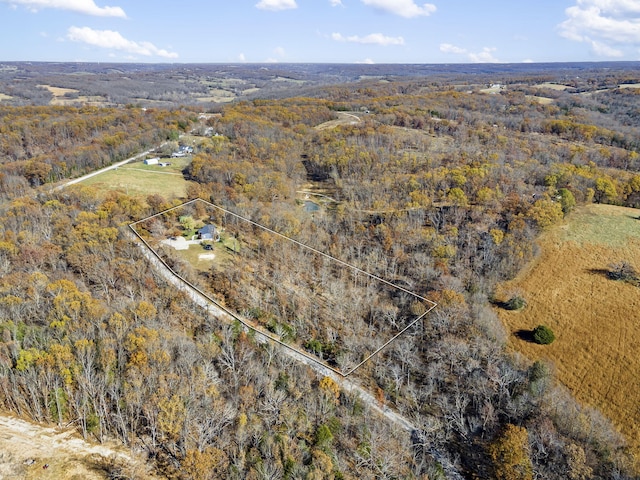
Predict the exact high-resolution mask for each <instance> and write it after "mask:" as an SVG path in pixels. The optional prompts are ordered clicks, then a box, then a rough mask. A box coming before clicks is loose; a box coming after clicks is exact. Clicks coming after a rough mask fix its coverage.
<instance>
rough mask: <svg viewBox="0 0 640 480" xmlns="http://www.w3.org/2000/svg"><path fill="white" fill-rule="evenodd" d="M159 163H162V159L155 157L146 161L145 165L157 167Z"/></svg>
mask: <svg viewBox="0 0 640 480" xmlns="http://www.w3.org/2000/svg"><path fill="white" fill-rule="evenodd" d="M158 162H160V159H159V158H158V157H154V158H147V159H146V160H145V161H144V164H145V165H157V164H158Z"/></svg>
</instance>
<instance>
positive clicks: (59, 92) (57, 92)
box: [38, 85, 79, 97]
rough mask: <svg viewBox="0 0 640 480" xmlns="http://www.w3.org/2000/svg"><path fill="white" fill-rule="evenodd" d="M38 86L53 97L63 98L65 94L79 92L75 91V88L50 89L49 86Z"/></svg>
mask: <svg viewBox="0 0 640 480" xmlns="http://www.w3.org/2000/svg"><path fill="white" fill-rule="evenodd" d="M38 86H39V87H42V88H46V89H47V90H49V91H50V92H51V94H52V95H53V96H54V97H63V96H64V95H65V93H78V92H79V90H76V89H75V88H62V87H52V86H51V85H38Z"/></svg>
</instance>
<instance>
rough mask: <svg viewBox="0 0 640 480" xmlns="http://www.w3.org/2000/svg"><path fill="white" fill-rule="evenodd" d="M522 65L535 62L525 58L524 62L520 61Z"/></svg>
mask: <svg viewBox="0 0 640 480" xmlns="http://www.w3.org/2000/svg"><path fill="white" fill-rule="evenodd" d="M522 63H535V62H534V61H533V60H531V59H530V58H525V59H524V60H522Z"/></svg>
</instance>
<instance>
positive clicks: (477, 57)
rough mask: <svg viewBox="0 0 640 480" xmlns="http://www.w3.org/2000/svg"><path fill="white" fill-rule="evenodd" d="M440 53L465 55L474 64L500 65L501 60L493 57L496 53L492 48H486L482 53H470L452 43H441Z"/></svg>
mask: <svg viewBox="0 0 640 480" xmlns="http://www.w3.org/2000/svg"><path fill="white" fill-rule="evenodd" d="M440 51H441V52H443V53H453V54H455V55H465V56H466V57H467V58H468V59H469V60H470V61H472V62H473V63H500V60H498V59H497V58H495V57H494V56H493V52H495V51H496V49H495V48H492V47H484V48H483V49H482V50H481V51H480V52H477V53H476V52H470V51H469V50H467V49H466V48H462V47H457V46H455V45H451V44H450V43H441V44H440Z"/></svg>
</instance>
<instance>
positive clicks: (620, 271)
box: [608, 260, 640, 285]
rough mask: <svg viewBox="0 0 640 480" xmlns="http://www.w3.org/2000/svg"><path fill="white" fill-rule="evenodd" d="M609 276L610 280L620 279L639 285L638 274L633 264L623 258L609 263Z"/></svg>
mask: <svg viewBox="0 0 640 480" xmlns="http://www.w3.org/2000/svg"><path fill="white" fill-rule="evenodd" d="M608 275H609V278H610V279H612V280H622V281H623V282H627V283H631V284H632V285H640V275H638V272H637V271H636V269H635V268H633V265H631V264H630V263H629V262H627V261H625V260H623V261H621V262H618V263H613V264H611V265H609V274H608Z"/></svg>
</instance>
